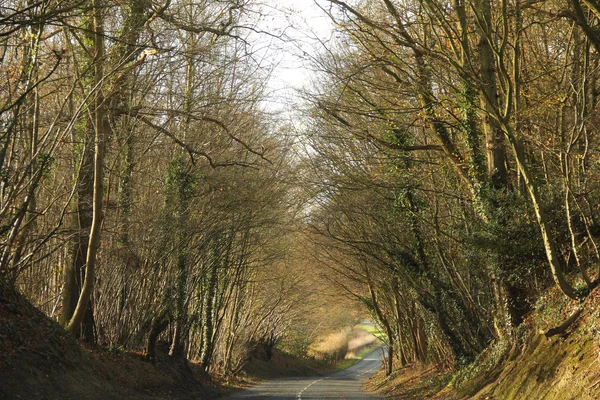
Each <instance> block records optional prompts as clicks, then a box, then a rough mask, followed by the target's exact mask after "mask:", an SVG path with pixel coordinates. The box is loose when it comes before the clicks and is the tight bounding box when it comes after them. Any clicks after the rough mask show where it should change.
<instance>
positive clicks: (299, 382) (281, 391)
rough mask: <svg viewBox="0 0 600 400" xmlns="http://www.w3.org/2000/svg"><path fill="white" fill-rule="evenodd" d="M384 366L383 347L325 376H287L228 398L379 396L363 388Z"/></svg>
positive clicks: (303, 399) (313, 399) (301, 399)
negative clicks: (382, 365) (341, 369)
mask: <svg viewBox="0 0 600 400" xmlns="http://www.w3.org/2000/svg"><path fill="white" fill-rule="evenodd" d="M380 366H381V349H377V350H375V351H373V352H372V353H371V354H369V355H367V356H366V357H365V358H363V359H362V360H360V361H359V362H357V363H356V364H354V365H353V366H352V367H350V368H347V369H345V370H343V371H339V372H336V373H334V374H331V375H328V376H324V377H308V378H306V377H302V378H285V379H277V380H274V381H268V382H265V383H262V384H260V385H257V386H255V387H253V388H251V389H248V390H243V391H240V392H238V393H235V394H234V395H232V396H230V397H227V399H229V400H247V399H256V400H258V399H278V400H285V399H294V400H309V399H310V400H316V399H352V400H358V399H371V400H372V399H377V398H378V397H376V396H374V395H372V394H370V393H368V392H367V391H365V390H364V389H363V383H364V382H365V381H366V380H367V379H368V378H369V377H370V376H371V375H373V374H374V373H375V372H377V370H378V369H379V367H380Z"/></svg>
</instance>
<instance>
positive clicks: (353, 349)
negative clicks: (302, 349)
mask: <svg viewBox="0 0 600 400" xmlns="http://www.w3.org/2000/svg"><path fill="white" fill-rule="evenodd" d="M377 341H378V339H377V338H376V337H375V336H373V334H371V333H369V332H367V331H365V330H364V329H361V328H360V327H354V328H345V329H342V330H339V331H337V332H334V333H331V334H329V335H327V336H325V337H324V338H322V339H321V340H319V341H317V342H316V343H314V344H313V345H311V346H310V347H309V349H308V355H309V356H310V357H313V358H314V359H316V360H319V361H325V362H329V363H335V362H339V361H342V360H344V359H355V358H357V357H358V354H359V353H360V352H361V351H362V350H364V349H366V348H367V347H370V346H373V345H374V344H375V343H376V342H377Z"/></svg>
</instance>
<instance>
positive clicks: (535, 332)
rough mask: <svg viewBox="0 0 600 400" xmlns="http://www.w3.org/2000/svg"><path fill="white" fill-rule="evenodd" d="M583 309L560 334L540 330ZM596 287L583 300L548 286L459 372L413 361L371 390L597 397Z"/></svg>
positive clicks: (489, 398) (402, 395)
mask: <svg viewBox="0 0 600 400" xmlns="http://www.w3.org/2000/svg"><path fill="white" fill-rule="evenodd" d="M577 307H583V312H582V313H581V315H580V316H579V318H578V319H577V320H576V322H575V323H574V324H573V325H572V326H571V327H570V328H569V329H568V330H567V331H566V333H565V334H564V335H561V336H552V337H550V338H547V337H546V336H545V335H544V333H545V332H547V330H548V329H549V328H553V327H556V326H558V325H560V324H561V323H562V322H563V321H565V320H566V319H567V318H568V316H569V315H571V314H572V313H573V311H574V310H575V309H576V308H577ZM599 317H600V288H596V289H595V290H594V291H592V292H591V293H590V295H589V296H588V297H587V298H586V299H585V301H584V302H583V303H577V302H574V301H571V300H568V299H566V298H565V297H564V296H562V295H561V294H560V293H558V291H557V290H556V289H550V290H549V291H548V292H547V293H546V295H545V296H543V297H542V298H541V299H540V301H539V302H538V304H537V305H536V307H535V310H534V311H533V312H532V313H531V314H530V315H529V316H528V317H527V318H526V320H525V321H524V322H523V324H521V326H520V327H519V328H518V329H517V331H516V332H515V336H514V337H513V338H511V339H510V340H507V341H503V342H494V343H492V344H491V345H490V346H489V347H488V349H486V351H484V352H483V353H482V354H481V355H480V356H479V357H478V359H477V360H476V361H475V362H473V363H472V364H470V365H468V366H466V367H464V368H462V369H461V370H459V371H452V372H448V371H440V370H437V369H436V368H435V367H429V368H426V367H423V366H412V367H407V368H403V369H400V370H399V371H397V372H396V373H395V374H394V375H392V376H391V377H383V376H382V375H378V376H376V377H375V378H374V379H372V381H371V383H370V385H371V387H372V388H373V389H375V390H377V391H378V392H379V393H381V394H383V395H385V396H386V397H389V398H394V399H407V400H408V399H415V400H416V399H453V400H454V399H480V400H483V399H486V400H494V399H496V400H513V399H514V400H517V399H519V400H520V399H531V400H536V399H547V400H554V399H556V400H568V399H578V400H579V399H583V400H586V399H590V400H591V399H599V398H600V318H599Z"/></svg>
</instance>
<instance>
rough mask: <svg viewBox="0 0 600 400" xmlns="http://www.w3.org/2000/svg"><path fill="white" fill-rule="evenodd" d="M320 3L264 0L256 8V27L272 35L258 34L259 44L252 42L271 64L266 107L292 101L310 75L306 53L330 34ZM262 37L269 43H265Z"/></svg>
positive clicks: (308, 0)
mask: <svg viewBox="0 0 600 400" xmlns="http://www.w3.org/2000/svg"><path fill="white" fill-rule="evenodd" d="M320 6H321V7H325V4H324V2H323V1H321V0H294V1H290V0H287V1H277V0H265V2H264V6H262V7H261V9H260V12H261V14H262V18H261V20H260V23H259V26H258V28H259V30H261V31H264V32H268V33H269V34H270V35H273V36H268V35H264V34H263V35H259V36H260V38H258V39H259V40H258V43H260V44H259V45H256V44H255V46H256V47H259V48H262V49H263V51H264V53H263V54H264V56H265V61H266V63H267V64H272V65H273V66H274V68H273V72H272V78H271V79H270V80H269V84H268V85H269V88H270V92H271V93H272V95H271V96H270V98H269V103H270V107H273V108H275V109H279V108H281V107H282V106H283V107H285V105H289V104H293V103H295V100H294V98H295V94H294V92H295V89H300V88H302V86H304V85H306V84H307V83H308V81H309V79H310V74H311V71H310V69H309V67H308V65H307V64H308V60H307V56H313V55H314V54H315V53H316V52H317V51H318V48H319V47H320V42H324V41H327V40H329V38H330V37H331V34H332V22H331V20H330V19H329V17H328V16H327V15H326V14H325V13H324V12H323V10H322V9H321V8H320ZM265 41H268V42H270V43H269V44H270V46H268V47H265Z"/></svg>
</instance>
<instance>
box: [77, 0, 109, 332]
mask: <svg viewBox="0 0 600 400" xmlns="http://www.w3.org/2000/svg"><path fill="white" fill-rule="evenodd" d="M100 3H101V0H93V1H92V13H93V32H94V33H93V39H94V68H93V70H94V72H93V73H94V88H93V90H95V96H94V111H93V116H94V121H93V122H94V125H93V126H94V139H95V140H94V142H95V143H94V152H95V154H94V191H93V204H92V208H93V213H92V226H91V228H90V236H89V242H88V248H87V255H86V267H85V277H84V280H83V286H82V290H81V293H80V295H79V300H78V302H77V306H76V307H75V311H74V312H73V316H72V317H71V320H70V321H69V324H68V325H67V329H68V330H69V331H70V332H72V333H76V332H77V331H78V329H79V325H80V324H81V322H82V321H83V320H84V316H85V313H86V312H87V311H88V310H89V302H90V298H91V295H92V290H93V288H94V279H95V274H94V271H95V267H96V260H97V254H98V248H99V247H100V233H101V232H100V231H101V227H102V220H103V211H102V195H103V188H104V185H103V179H104V174H103V168H104V141H105V138H106V134H107V130H108V114H107V112H106V106H105V104H104V97H103V95H102V90H101V87H102V83H103V79H104V72H103V61H104V22H103V15H102V12H103V9H102V4H100Z"/></svg>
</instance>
